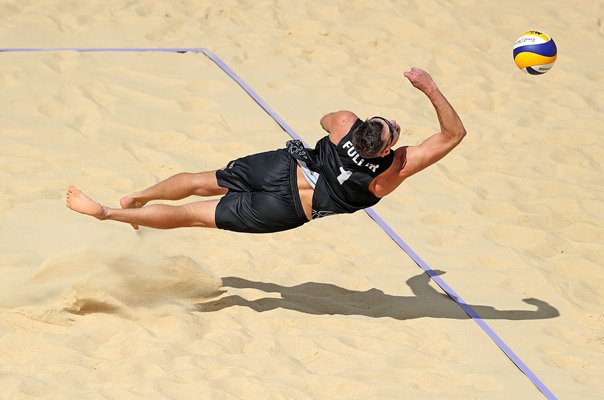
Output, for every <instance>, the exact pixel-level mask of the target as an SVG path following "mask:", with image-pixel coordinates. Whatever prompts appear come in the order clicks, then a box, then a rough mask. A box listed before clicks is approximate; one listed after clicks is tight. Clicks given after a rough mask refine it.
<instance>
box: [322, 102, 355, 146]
mask: <svg viewBox="0 0 604 400" xmlns="http://www.w3.org/2000/svg"><path fill="white" fill-rule="evenodd" d="M358 119H359V117H357V115H356V114H355V113H353V112H352V111H347V110H340V111H335V112H332V113H329V114H325V115H324V116H323V118H321V127H322V128H323V129H324V130H325V131H326V132H327V133H329V140H331V142H332V143H334V144H337V143H339V141H340V140H341V139H342V138H343V137H344V136H346V134H347V133H348V132H349V131H350V128H352V126H353V125H354V123H355V122H356V121H357V120H358Z"/></svg>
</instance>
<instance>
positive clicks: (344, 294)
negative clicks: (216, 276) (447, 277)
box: [197, 271, 560, 320]
mask: <svg viewBox="0 0 604 400" xmlns="http://www.w3.org/2000/svg"><path fill="white" fill-rule="evenodd" d="M434 272H435V274H437V275H441V274H442V273H443V272H442V271H434ZM429 281H430V277H429V276H428V275H427V274H425V273H422V274H420V275H416V276H414V277H412V278H410V279H409V280H407V285H409V287H410V288H411V290H412V291H413V294H414V296H393V295H389V294H386V293H384V292H382V291H381V290H378V289H370V290H367V291H364V292H359V291H354V290H348V289H344V288H341V287H339V286H336V285H332V284H329V283H316V282H307V283H303V284H300V285H296V286H292V287H286V286H281V285H277V284H275V283H266V282H254V281H249V280H246V279H243V278H238V277H224V278H222V282H223V286H224V287H231V288H238V289H256V290H260V291H263V292H267V293H279V294H280V295H281V298H274V297H267V298H262V299H258V300H253V301H250V300H246V299H244V298H243V297H241V296H238V295H231V296H226V297H223V298H221V299H218V300H212V301H209V302H206V303H199V304H197V309H198V310H199V311H201V312H213V311H219V310H222V309H224V308H228V307H233V306H240V307H249V308H251V309H253V310H255V311H257V312H264V311H270V310H274V309H276V308H283V309H286V310H292V311H298V312H302V313H306V314H316V315H333V314H339V315H363V316H367V317H373V318H383V317H389V318H394V319H399V320H406V319H413V318H424V317H430V318H451V319H468V318H470V317H469V316H468V315H467V314H466V313H465V312H464V311H463V310H462V309H461V307H460V306H459V305H458V304H457V303H455V302H454V301H453V300H452V299H451V298H449V297H448V296H447V295H445V294H442V293H439V292H438V291H436V290H435V289H434V288H432V287H431V286H430V285H429ZM522 301H524V302H525V303H527V304H530V305H532V306H534V307H536V310H496V309H495V308H493V307H491V306H483V305H473V304H471V305H470V306H471V307H472V308H473V309H474V311H476V313H477V314H478V315H480V317H481V318H483V319H508V320H529V319H531V320H532V319H547V318H555V317H558V316H559V315H560V313H559V312H558V310H557V309H556V308H555V307H552V306H550V305H549V304H548V303H546V302H545V301H542V300H538V299H534V298H529V299H523V300H522Z"/></svg>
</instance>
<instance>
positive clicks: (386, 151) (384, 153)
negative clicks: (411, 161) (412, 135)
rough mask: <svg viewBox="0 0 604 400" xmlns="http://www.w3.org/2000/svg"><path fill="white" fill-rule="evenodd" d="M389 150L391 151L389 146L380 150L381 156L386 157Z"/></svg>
mask: <svg viewBox="0 0 604 400" xmlns="http://www.w3.org/2000/svg"><path fill="white" fill-rule="evenodd" d="M390 151H392V149H391V148H390V146H388V147H386V148H385V149H384V151H382V157H386V156H387V155H388V154H390Z"/></svg>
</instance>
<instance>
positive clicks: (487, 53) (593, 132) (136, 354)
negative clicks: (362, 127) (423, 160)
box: [0, 0, 604, 400]
mask: <svg viewBox="0 0 604 400" xmlns="http://www.w3.org/2000/svg"><path fill="white" fill-rule="evenodd" d="M603 20H604V5H602V3H601V2H597V1H593V0H592V1H585V2H582V3H581V6H580V7H579V6H578V5H577V3H576V2H574V3H573V2H566V1H562V0H550V1H533V2H529V3H527V2H522V1H518V0H512V1H508V2H495V1H486V2H485V1H478V0H460V1H446V0H439V1H433V0H427V1H419V0H409V1H387V0H376V1H363V0H352V1H315V0H309V1H303V2H294V1H278V0H266V1H243V0H241V1H234V0H224V1H193V0H189V1H187V0H182V1H158V0H142V1H125V0H115V1H113V0H110V1H99V0H91V1H85V2H77V1H58V0H39V1H25V0H19V1H17V0H6V1H2V2H0V37H1V38H2V44H1V46H3V47H11V48H24V47H41V48H66V47H80V48H82V47H95V48H99V47H120V48H124V47H150V48H170V47H195V48H197V47H203V48H207V49H209V50H211V51H212V52H214V53H216V54H217V55H218V56H219V57H221V58H222V59H223V60H224V61H225V62H226V63H227V64H228V65H229V66H230V67H231V68H233V70H235V71H236V72H237V73H238V74H239V75H240V76H241V77H242V78H243V79H244V80H245V81H246V82H247V83H248V84H249V85H250V86H251V87H252V88H253V89H254V90H255V91H256V92H257V93H258V94H259V95H260V96H261V97H262V98H263V99H264V100H265V101H266V102H267V103H268V104H269V105H270V106H271V107H272V108H273V110H275V112H276V113H277V114H278V115H280V116H281V117H282V118H283V119H284V120H285V121H286V122H287V123H288V124H289V125H290V126H291V127H292V128H293V129H294V130H295V131H296V132H297V133H298V134H299V135H300V136H302V137H303V138H304V139H305V140H306V141H307V142H309V143H312V144H313V145H314V143H315V141H316V140H318V139H319V138H321V137H322V136H323V135H324V132H323V131H322V130H321V127H320V125H319V120H320V118H321V117H322V116H323V115H324V114H326V113H328V112H331V111H337V110H342V109H347V110H351V111H354V112H355V113H357V114H358V115H359V116H361V117H362V118H366V117H370V116H373V115H383V116H386V117H389V118H393V119H396V120H397V121H398V123H399V124H400V125H401V126H402V127H403V131H404V132H403V135H402V138H401V140H400V142H399V143H401V144H417V143H419V142H420V141H421V140H422V139H424V138H425V137H427V136H429V135H431V134H432V133H434V132H436V131H437V130H438V122H437V120H436V118H435V113H434V110H433V108H432V106H431V104H430V103H429V101H428V100H427V99H426V98H425V96H423V95H422V94H421V93H420V92H418V91H417V90H415V89H414V88H413V87H412V86H411V85H410V84H409V83H408V82H407V80H406V79H405V78H404V77H403V75H402V73H403V72H404V71H405V70H406V69H408V68H410V67H412V66H418V67H421V68H424V69H426V70H427V71H428V72H430V74H431V75H432V77H433V78H434V80H435V81H436V82H437V83H438V84H439V86H440V88H441V90H442V91H443V92H444V94H445V95H446V96H447V98H448V100H449V101H450V102H451V103H452V104H453V105H454V107H455V108H456V110H457V111H458V113H459V114H460V116H461V118H462V120H463V122H464V124H465V126H466V128H467V131H468V136H467V138H466V139H465V140H464V141H463V143H462V144H461V145H460V146H459V147H458V148H457V149H455V150H454V152H453V153H451V154H450V155H449V156H447V157H446V158H445V159H444V160H442V161H441V162H439V163H438V164H437V165H435V166H432V167H430V168H429V169H427V170H426V171H422V172H421V173H420V174H418V175H417V176H414V177H412V178H411V179H409V180H408V181H407V182H405V183H404V184H403V185H402V186H401V187H400V188H399V189H398V190H397V191H396V192H394V193H393V194H391V195H390V196H388V197H386V198H385V199H384V200H383V201H381V202H380V203H379V204H378V205H377V206H376V207H375V208H374V209H375V211H376V212H377V213H378V214H379V215H380V216H381V217H382V218H383V219H384V220H385V221H387V222H388V224H389V225H390V226H391V227H392V228H393V229H394V231H396V232H397V234H398V235H400V236H401V237H402V238H403V240H405V241H406V242H407V243H408V244H409V245H410V246H411V248H412V249H413V250H414V251H415V252H416V253H417V254H419V255H420V256H421V258H422V259H423V260H425V261H426V263H427V264H429V265H430V266H431V267H432V268H433V269H434V270H435V271H437V273H438V274H439V275H440V277H441V278H442V279H444V280H445V281H446V282H447V283H448V284H449V285H450V286H451V287H452V288H453V289H454V290H455V291H456V292H457V293H458V294H459V295H460V296H461V297H462V298H463V299H464V300H465V301H466V302H467V303H468V304H469V305H471V306H472V307H473V308H474V309H475V311H476V312H477V313H478V314H479V315H480V316H481V317H482V318H483V319H484V320H485V321H486V322H487V323H488V324H489V326H491V327H492V328H493V329H494V331H495V332H497V334H498V335H499V336H500V337H501V338H502V339H503V340H504V341H505V342H506V343H507V344H508V345H509V346H510V348H511V349H512V350H513V351H514V352H515V353H516V354H517V355H518V356H519V357H520V358H521V359H522V360H523V361H524V362H525V363H526V364H527V365H528V366H529V367H530V368H531V370H532V371H533V372H534V373H535V374H536V375H537V376H538V377H539V378H540V379H541V380H542V381H543V383H544V384H545V385H546V386H547V387H548V388H549V389H550V390H551V391H552V392H553V393H554V394H555V395H556V396H557V397H558V398H560V399H581V400H584V399H601V398H604V379H603V378H602V377H603V376H604V295H603V294H604V261H603V260H604V167H603V161H602V160H604V141H603V138H602V126H603V123H604V118H603V116H602V115H603V113H602V111H603V104H604V69H603V68H602V65H604V50H603V49H604V27H603V26H602V23H603ZM531 29H538V30H543V31H544V32H547V33H549V34H550V35H552V36H553V37H554V39H555V41H556V43H557V45H558V50H559V58H558V61H557V62H556V65H555V66H554V68H553V69H552V70H551V71H550V72H548V73H547V74H545V75H543V76H538V77H534V76H529V75H528V74H524V73H523V72H521V71H519V70H518V69H517V67H516V66H515V65H514V63H513V60H512V46H513V43H514V42H515V40H516V39H517V38H518V37H519V36H520V35H521V34H522V33H523V32H525V31H527V30H531ZM0 58H1V61H2V62H1V65H2V66H1V67H0V93H1V95H0V155H1V157H0V399H69V400H70V399H120V400H123V399H179V400H185V399H200V398H203V399H225V400H226V399H229V400H231V399H233V400H234V399H253V400H258V399H293V400H295V399H300V400H302V399H328V400H336V399H346V400H353V399H362V400H367V399H380V400H385V399H392V400H395V399H397V400H400V399H414V400H422V399H448V400H449V399H460V400H461V399H463V400H466V399H496V400H497V399H501V400H508V399H540V398H544V397H543V395H542V394H541V393H540V392H539V391H538V390H537V389H536V388H535V386H534V385H533V384H532V383H531V382H530V381H529V380H528V379H527V378H526V377H525V376H524V375H523V374H522V373H521V372H520V370H519V369H518V368H516V366H514V364H513V363H512V362H510V360H509V359H508V358H507V357H506V356H505V355H504V354H503V353H502V351H501V350H500V349H499V348H498V347H497V346H496V345H495V344H494V343H493V342H492V341H491V339H489V337H488V336H487V335H486V334H485V333H484V332H483V331H482V330H481V329H480V328H479V326H478V325H477V324H476V323H475V322H474V321H472V320H471V319H470V318H469V317H468V316H467V314H466V313H464V311H463V310H462V309H461V308H460V307H459V306H457V305H456V304H455V302H453V301H452V300H451V299H449V298H448V297H446V296H445V295H444V294H443V291H442V290H441V289H440V288H438V287H437V286H436V285H435V284H434V283H433V282H431V281H430V279H429V277H428V276H427V275H426V274H424V273H423V271H422V270H421V269H420V268H418V266H417V265H416V264H415V263H414V262H413V260H411V258H409V257H408V256H407V255H406V254H405V253H404V252H403V251H402V250H401V249H400V248H399V247H398V246H397V245H396V244H395V243H394V242H393V241H392V240H391V239H390V238H389V237H388V236H387V235H386V234H385V233H384V232H383V231H382V230H381V229H380V228H379V226H378V225H376V224H375V222H373V221H372V220H371V219H370V218H369V217H368V216H367V215H366V214H365V213H364V212H359V213H357V214H353V215H346V216H334V217H329V218H324V219H321V220H318V221H313V222H312V223H309V224H306V225H304V226H303V227H301V228H299V229H297V230H293V231H289V232H282V233H277V234H269V235H245V234H236V233H231V232H225V231H218V230H210V229H202V228H198V229H178V230H171V231H166V230H153V229H148V228H141V229H140V230H139V231H134V230H133V229H132V228H131V227H130V226H128V225H126V224H120V223H116V222H99V221H96V220H95V219H93V218H88V217H85V216H82V215H78V214H76V213H74V212H73V211H70V210H69V209H67V208H66V207H65V190H66V189H67V187H68V186H69V185H72V184H73V185H77V186H78V187H79V188H81V189H82V190H84V191H85V192H86V193H87V194H89V195H90V196H91V197H93V198H95V199H97V200H99V201H101V202H103V203H105V204H108V205H111V206H116V207H117V206H119V199H120V198H121V197H122V196H124V195H127V194H130V193H132V192H134V191H136V190H140V189H143V188H145V187H147V186H149V185H152V184H154V183H157V182H158V181H160V180H163V179H165V178H167V177H169V176H171V175H173V174H176V173H178V172H182V171H189V172H197V171H205V170H214V169H217V168H221V167H223V166H224V165H226V163H227V162H229V161H230V160H232V159H234V158H237V157H240V156H243V155H247V154H251V153H256V152H260V151H265V150H271V149H275V148H279V147H282V146H283V145H284V143H285V141H286V140H288V138H289V137H288V136H287V135H286V134H285V133H284V132H283V130H282V129H281V128H280V127H279V126H278V125H277V124H276V123H275V122H274V121H273V120H272V119H271V118H270V117H269V116H268V115H267V114H266V113H265V112H263V111H262V110H261V109H260V108H259V107H258V105H257V104H256V103H255V102H254V101H253V100H252V99H251V98H250V97H249V96H248V95H247V94H245V92H244V91H243V90H242V89H241V88H240V87H239V86H237V85H236V84H235V83H234V82H233V81H232V80H231V79H230V78H229V77H228V76H227V75H226V74H225V73H224V72H222V71H221V70H220V69H219V68H218V67H217V66H216V65H215V64H214V63H213V62H212V61H210V60H209V59H208V58H206V57H205V56H203V55H202V54H195V53H185V54H178V53H141V52H138V53H115V52H113V53H83V52H75V51H53V52H31V53H30V52H27V53H19V52H3V53H0Z"/></svg>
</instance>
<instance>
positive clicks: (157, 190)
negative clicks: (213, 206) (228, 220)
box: [120, 171, 227, 229]
mask: <svg viewBox="0 0 604 400" xmlns="http://www.w3.org/2000/svg"><path fill="white" fill-rule="evenodd" d="M226 192H227V189H225V188H223V187H220V186H218V182H217V180H216V171H209V172H199V173H188V172H184V173H180V174H177V175H174V176H172V177H170V178H168V179H166V180H164V181H162V182H160V183H158V184H156V185H153V186H151V187H149V188H147V189H144V190H141V191H140V192H136V193H133V194H131V195H130V196H126V197H122V199H121V200H120V205H121V206H122V208H140V207H143V206H144V205H145V204H147V203H148V202H149V201H152V200H180V199H184V198H185V197H189V196H193V195H197V196H214V195H220V194H225V193H226ZM131 225H132V227H133V228H134V229H138V224H135V223H133V224H131Z"/></svg>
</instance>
